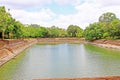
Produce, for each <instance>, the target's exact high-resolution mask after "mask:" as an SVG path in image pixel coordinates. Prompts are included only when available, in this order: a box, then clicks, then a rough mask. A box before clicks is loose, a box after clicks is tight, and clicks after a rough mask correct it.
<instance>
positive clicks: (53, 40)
mask: <svg viewBox="0 0 120 80" xmlns="http://www.w3.org/2000/svg"><path fill="white" fill-rule="evenodd" d="M37 40H38V43H81V42H84V41H85V39H83V38H38V39H37Z"/></svg>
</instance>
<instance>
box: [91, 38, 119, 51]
mask: <svg viewBox="0 0 120 80" xmlns="http://www.w3.org/2000/svg"><path fill="white" fill-rule="evenodd" d="M90 43H91V44H95V45H97V46H100V47H104V48H111V49H117V50H120V40H95V41H92V42H90Z"/></svg>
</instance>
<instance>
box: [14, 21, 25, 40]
mask: <svg viewBox="0 0 120 80" xmlns="http://www.w3.org/2000/svg"><path fill="white" fill-rule="evenodd" d="M22 29H24V25H23V24H22V23H21V22H19V21H16V22H15V23H14V29H13V34H14V37H15V38H21V37H23V35H22V34H23V30H22Z"/></svg>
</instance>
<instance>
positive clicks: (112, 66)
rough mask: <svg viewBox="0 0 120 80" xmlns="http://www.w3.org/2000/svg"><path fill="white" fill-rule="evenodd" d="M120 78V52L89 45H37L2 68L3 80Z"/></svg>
mask: <svg viewBox="0 0 120 80" xmlns="http://www.w3.org/2000/svg"><path fill="white" fill-rule="evenodd" d="M107 75H120V51H115V50H111V49H105V48H100V47H97V46H93V45H90V44H67V43H66V44H58V45H34V46H33V47H31V48H30V49H28V50H26V51H24V52H23V53H21V54H20V55H19V56H17V58H16V59H13V60H11V61H10V62H8V63H7V64H5V65H3V66H2V67H1V68H0V80H31V79H34V78H62V77H68V78H71V77H96V76H107Z"/></svg>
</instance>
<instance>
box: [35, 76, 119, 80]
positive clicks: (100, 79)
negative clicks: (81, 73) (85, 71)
mask: <svg viewBox="0 0 120 80" xmlns="http://www.w3.org/2000/svg"><path fill="white" fill-rule="evenodd" d="M33 80H120V76H107V77H97V78H50V79H33Z"/></svg>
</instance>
